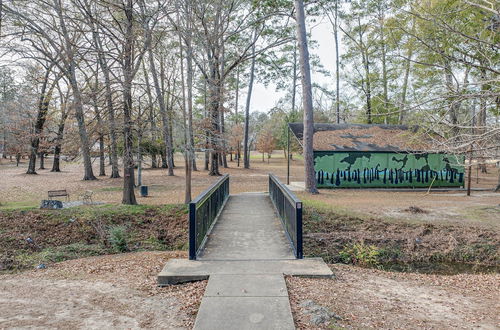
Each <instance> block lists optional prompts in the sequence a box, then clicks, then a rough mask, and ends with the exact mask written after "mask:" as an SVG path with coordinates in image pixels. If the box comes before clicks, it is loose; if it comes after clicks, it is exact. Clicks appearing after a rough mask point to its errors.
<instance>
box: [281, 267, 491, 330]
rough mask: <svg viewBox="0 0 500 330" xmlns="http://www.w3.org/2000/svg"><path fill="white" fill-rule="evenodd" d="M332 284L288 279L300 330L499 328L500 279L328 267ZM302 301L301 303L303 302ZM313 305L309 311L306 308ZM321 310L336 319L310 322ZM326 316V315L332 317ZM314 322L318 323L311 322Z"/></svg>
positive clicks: (323, 281)
mask: <svg viewBox="0 0 500 330" xmlns="http://www.w3.org/2000/svg"><path fill="white" fill-rule="evenodd" d="M332 268H333V270H334V273H335V274H336V278H335V279H333V280H324V279H322V280H320V279H302V278H288V279H287V283H288V287H289V292H290V297H291V304H292V309H293V312H294V317H295V320H296V324H297V325H298V328H300V329H327V328H328V329H329V328H332V327H334V326H338V327H348V328H354V329H366V328H385V329H387V328H390V329H421V328H425V329H472V328H479V329H498V327H499V326H500V316H499V314H498V310H499V308H500V289H499V285H500V275H499V274H495V275H455V276H442V275H422V274H403V273H391V272H383V271H378V270H374V269H363V268H359V267H354V266H346V265H335V266H333V267H332ZM304 302H306V303H304ZM311 306H312V307H311ZM321 307H323V308H326V309H327V310H328V311H329V312H333V314H335V315H337V316H339V319H338V320H335V319H330V318H328V319H330V321H327V322H325V323H319V324H314V321H318V318H317V317H316V319H314V318H313V323H311V316H314V315H315V313H316V314H317V311H320V312H321ZM333 314H331V315H333ZM316 323H318V322H316Z"/></svg>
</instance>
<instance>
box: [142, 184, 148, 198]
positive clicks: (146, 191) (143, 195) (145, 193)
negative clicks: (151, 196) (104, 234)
mask: <svg viewBox="0 0 500 330" xmlns="http://www.w3.org/2000/svg"><path fill="white" fill-rule="evenodd" d="M141 197H148V186H141Z"/></svg>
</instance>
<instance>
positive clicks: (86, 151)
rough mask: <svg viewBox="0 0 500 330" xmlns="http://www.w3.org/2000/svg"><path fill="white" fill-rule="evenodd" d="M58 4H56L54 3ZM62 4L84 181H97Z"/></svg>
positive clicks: (69, 73) (68, 70) (70, 82)
mask: <svg viewBox="0 0 500 330" xmlns="http://www.w3.org/2000/svg"><path fill="white" fill-rule="evenodd" d="M54 3H56V2H54ZM61 6H62V4H61V2H59V3H58V5H57V7H56V10H57V15H58V18H59V23H60V25H61V30H62V37H63V38H64V51H65V52H64V54H63V57H65V59H64V63H65V67H66V70H65V71H64V74H65V75H66V78H67V80H68V83H69V85H70V86H71V90H72V91H73V105H74V109H75V117H76V122H77V124H78V135H79V136H80V147H81V149H82V156H83V168H84V175H83V180H96V177H95V176H94V172H93V170H92V159H91V157H90V147H91V146H90V142H89V137H88V133H87V127H86V125H85V115H84V110H83V100H82V94H81V90H80V87H79V85H78V80H77V77H76V61H75V59H74V54H75V53H76V51H75V46H74V43H73V40H71V38H70V33H69V32H68V30H67V28H66V23H65V21H64V15H63V12H62V7H61Z"/></svg>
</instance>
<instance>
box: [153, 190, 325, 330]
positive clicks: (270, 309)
mask: <svg viewBox="0 0 500 330" xmlns="http://www.w3.org/2000/svg"><path fill="white" fill-rule="evenodd" d="M198 259H199V260H196V261H191V260H186V259H173V260H170V261H169V262H168V263H167V264H166V266H165V268H164V269H163V271H162V272H161V273H160V274H159V276H158V282H159V284H160V285H165V284H175V283H181V282H186V281H194V280H202V279H207V278H208V279H209V281H208V285H207V288H206V291H205V294H204V296H203V299H202V302H201V306H200V309H199V311H198V315H197V317H196V322H195V326H194V328H195V329H241V330H243V329H295V326H294V322H293V317H292V313H291V309H290V303H289V299H288V291H287V288H286V283H285V279H284V277H283V275H294V276H307V277H331V276H332V272H331V270H330V269H329V268H328V266H327V265H326V264H325V263H324V262H323V260H322V259H320V258H311V259H295V257H294V254H293V251H292V249H291V246H290V243H289V242H288V240H287V238H286V236H285V232H284V230H283V227H282V225H281V221H280V219H279V217H278V215H277V214H276V211H275V209H274V206H273V204H272V203H271V200H270V198H269V195H268V194H267V193H246V194H240V195H231V196H230V197H229V200H228V201H227V203H226V206H225V207H224V209H223V211H222V213H221V214H220V216H219V219H218V220H217V222H216V224H215V226H214V228H213V230H212V232H211V233H210V235H209V237H208V240H207V243H206V246H205V248H204V250H203V252H202V253H201V254H200V256H199V258H198Z"/></svg>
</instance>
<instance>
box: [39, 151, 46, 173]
mask: <svg viewBox="0 0 500 330" xmlns="http://www.w3.org/2000/svg"><path fill="white" fill-rule="evenodd" d="M38 158H40V167H39V168H38V169H39V170H44V169H45V152H43V151H42V152H40V153H39V154H38Z"/></svg>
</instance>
